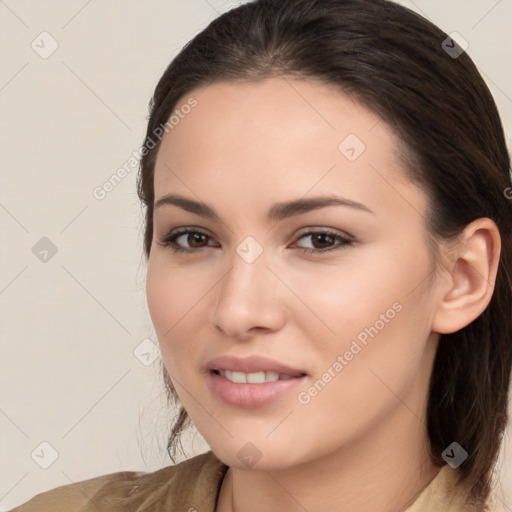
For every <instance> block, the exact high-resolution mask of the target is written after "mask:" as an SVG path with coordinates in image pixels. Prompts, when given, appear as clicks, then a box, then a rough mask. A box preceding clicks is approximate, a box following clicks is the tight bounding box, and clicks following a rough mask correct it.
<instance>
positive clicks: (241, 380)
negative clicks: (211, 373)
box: [218, 370, 293, 384]
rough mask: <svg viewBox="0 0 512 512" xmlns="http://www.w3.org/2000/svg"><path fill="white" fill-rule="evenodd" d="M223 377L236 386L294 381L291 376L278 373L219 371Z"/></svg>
mask: <svg viewBox="0 0 512 512" xmlns="http://www.w3.org/2000/svg"><path fill="white" fill-rule="evenodd" d="M218 372H219V375H220V376H221V377H225V378H226V379H228V380H230V381H231V382H235V383H236V384H263V383H264V382H275V381H276V380H289V379H293V377H292V376H291V375H285V374H282V375H280V374H279V373H277V372H252V373H245V372H233V371H231V370H218Z"/></svg>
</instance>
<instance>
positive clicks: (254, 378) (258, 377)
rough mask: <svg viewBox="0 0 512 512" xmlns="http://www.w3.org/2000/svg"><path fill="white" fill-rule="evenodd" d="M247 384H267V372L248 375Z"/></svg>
mask: <svg viewBox="0 0 512 512" xmlns="http://www.w3.org/2000/svg"><path fill="white" fill-rule="evenodd" d="M247 382H248V383H249V384H262V383H263V382H265V372H254V373H248V374H247Z"/></svg>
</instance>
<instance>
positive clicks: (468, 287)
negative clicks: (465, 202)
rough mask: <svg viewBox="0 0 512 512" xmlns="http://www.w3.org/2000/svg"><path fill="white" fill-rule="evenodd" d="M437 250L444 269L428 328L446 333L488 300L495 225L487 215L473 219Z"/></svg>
mask: <svg viewBox="0 0 512 512" xmlns="http://www.w3.org/2000/svg"><path fill="white" fill-rule="evenodd" d="M441 251H442V254H443V263H441V265H443V267H444V269H443V270H444V272H442V277H441V279H440V282H439V300H438V302H437V308H436V310H435V313H434V317H433V323H432V330H433V331H434V332H437V333H440V334H448V333H452V332H456V331H458V330H460V329H462V328H463V327H465V326H466V325H468V324H470V323H471V322H472V321H473V320H475V318H477V317H478V316H480V314H481V313H482V312H483V311H484V310H485V308H486V307H487V305H488V304H489V302H490V300H491V297H492V294H493V291H494V283H495V280H496V273H497V270H498V262H499V257H500V251H501V238H500V234H499V230H498V227H497V226H496V224H495V223H494V222H493V221H492V220H491V219H488V218H480V219H477V220H475V221H473V222H471V223H470V224H468V225H467V226H466V227H465V228H464V231H463V232H462V233H461V234H459V235H458V236H457V238H456V240H455V243H454V240H451V241H448V242H446V243H444V244H443V246H442V247H441Z"/></svg>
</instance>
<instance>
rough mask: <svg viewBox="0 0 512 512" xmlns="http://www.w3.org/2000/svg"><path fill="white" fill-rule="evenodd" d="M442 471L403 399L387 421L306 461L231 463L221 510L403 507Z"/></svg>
mask: <svg viewBox="0 0 512 512" xmlns="http://www.w3.org/2000/svg"><path fill="white" fill-rule="evenodd" d="M438 472H439V467H437V466H435V465H434V464H433V463H432V462H431V460H430V457H429V453H428V436H427V432H426V428H425V424H424V423H423V422H422V421H421V420H420V419H419V418H418V416H416V415H415V414H414V413H412V412H411V410H410V409H408V408H407V407H405V406H404V404H403V403H398V405H397V408H396V410H395V411H394V414H392V415H389V416H388V417H387V419H386V424H382V423H380V424H378V425H375V426H374V431H373V432H366V433H365V435H362V436H361V437H360V439H358V440H353V441H352V442H350V443H345V444H344V445H343V446H342V447H340V448H339V449H337V450H334V451H331V452H330V453H328V454H326V455H324V456H322V457H318V458H315V459H312V460H309V461H308V462H304V463H302V464H300V465H295V466H293V467H288V468H280V469H277V470H268V471H255V470H251V471H249V470H245V469H241V468H230V469H229V470H228V473H227V474H226V478H225V480H224V482H223V485H222V489H221V494H220V497H219V503H218V507H217V512H259V511H261V510H287V511H288V512H304V511H308V512H319V511H323V510H331V511H333V512H375V510H379V511H381V512H403V511H405V510H406V509H407V508H408V507H409V506H410V505H412V504H413V503H414V501H415V500H416V498H417V497H418V496H419V494H420V493H421V491H422V490H423V489H424V488H425V487H426V486H427V485H428V484H429V483H430V482H431V480H432V479H433V478H434V477H435V476H436V475H437V473H438Z"/></svg>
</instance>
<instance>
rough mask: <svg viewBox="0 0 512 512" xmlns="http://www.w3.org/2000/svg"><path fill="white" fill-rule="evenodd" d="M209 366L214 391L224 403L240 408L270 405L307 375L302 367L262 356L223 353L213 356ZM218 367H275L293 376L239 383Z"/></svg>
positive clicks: (267, 369)
mask: <svg viewBox="0 0 512 512" xmlns="http://www.w3.org/2000/svg"><path fill="white" fill-rule="evenodd" d="M207 369H208V375H207V380H208V384H209V387H210V389H211V390H212V392H213V393H214V394H215V395H216V396H217V397H218V398H219V399H220V400H221V401H222V402H224V403H225V404H227V405H230V406H232V407H237V408H240V409H254V408H258V407H264V406H266V405H269V404H271V403H272V402H275V401H276V400H278V399H279V398H283V397H285V396H286V395H287V394H289V393H290V392H291V391H293V389H295V388H296V387H297V386H299V385H300V384H301V383H303V382H304V380H305V379H306V378H307V374H306V372H304V371H302V370H299V369H296V368H292V367H290V366H288V365H285V364H282V363H280V362H279V361H275V360H273V359H268V358H266V357H260V356H250V357H246V358H238V357H234V356H221V357H218V358H215V359H213V360H211V361H210V362H209V363H208V364H207ZM217 370H231V371H238V372H245V373H253V372H262V371H264V372H270V371H274V372H277V373H279V374H280V375H289V376H290V377H292V378H290V379H286V380H276V381H274V382H264V383H261V384H239V383H235V382H231V381H230V380H229V379H226V378H225V377H222V376H221V375H219V374H218V373H215V371H217Z"/></svg>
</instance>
